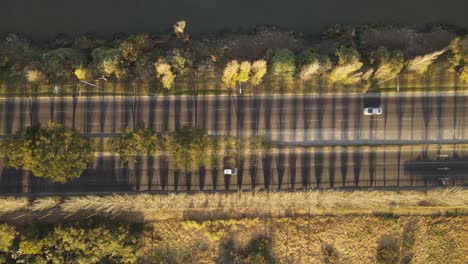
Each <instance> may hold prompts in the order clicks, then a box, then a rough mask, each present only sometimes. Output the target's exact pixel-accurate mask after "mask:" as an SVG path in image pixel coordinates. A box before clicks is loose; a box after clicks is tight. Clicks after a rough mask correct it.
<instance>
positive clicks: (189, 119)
mask: <svg viewBox="0 0 468 264" xmlns="http://www.w3.org/2000/svg"><path fill="white" fill-rule="evenodd" d="M186 106H187V124H188V125H187V126H189V127H193V126H194V118H193V113H194V112H195V103H194V98H192V96H190V97H187V101H186Z"/></svg>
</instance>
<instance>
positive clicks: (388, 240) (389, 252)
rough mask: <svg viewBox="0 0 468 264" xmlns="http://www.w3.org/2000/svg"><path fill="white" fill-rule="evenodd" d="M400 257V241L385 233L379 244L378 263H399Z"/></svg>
mask: <svg viewBox="0 0 468 264" xmlns="http://www.w3.org/2000/svg"><path fill="white" fill-rule="evenodd" d="M399 259H400V243H399V242H398V240H397V239H396V238H394V237H393V236H391V235H384V236H382V237H381V238H380V239H379V242H378V245H377V263H382V264H397V263H398V262H399Z"/></svg>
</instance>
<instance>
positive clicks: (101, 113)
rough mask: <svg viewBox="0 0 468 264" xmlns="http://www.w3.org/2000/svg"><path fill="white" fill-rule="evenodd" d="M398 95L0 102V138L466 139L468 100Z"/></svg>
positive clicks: (463, 97)
mask: <svg viewBox="0 0 468 264" xmlns="http://www.w3.org/2000/svg"><path fill="white" fill-rule="evenodd" d="M401 95H402V96H394V95H390V96H382V97H380V96H341V95H340V96H338V95H336V96H315V95H301V96H288V95H281V96H206V97H204V96H197V97H192V96H180V97H136V98H132V97H78V98H71V97H56V98H44V97H43V98H31V99H28V98H12V99H0V113H1V114H0V135H6V134H11V133H13V132H15V131H18V130H21V129H23V128H24V127H26V126H29V125H31V124H35V123H43V124H45V123H46V122H47V121H48V120H54V121H55V122H60V123H64V124H65V125H66V126H68V127H73V128H75V129H77V130H78V131H80V132H83V133H85V134H89V135H93V136H110V135H112V134H113V133H116V132H117V131H118V130H119V129H120V128H123V127H133V126H137V125H139V124H142V123H144V124H145V125H146V126H149V127H151V128H153V129H154V130H156V131H159V132H167V131H173V130H174V129H175V128H178V127H184V126H197V127H201V128H204V129H206V130H207V131H208V133H210V134H229V135H238V136H249V135H264V136H265V137H266V138H267V139H269V140H271V141H275V142H282V143H296V144H314V142H319V143H321V144H325V145H327V144H330V143H333V142H334V141H344V142H346V141H349V142H352V141H359V140H376V141H379V140H405V141H417V140H433V141H442V140H455V141H457V140H467V139H468V132H467V130H468V129H467V128H468V122H467V119H468V116H467V112H468V110H467V109H468V100H467V98H468V95H467V94H464V95H451V96H437V95H436V94H428V95H424V94H419V95H409V94H401ZM369 105H380V106H381V107H382V109H383V114H382V115H379V116H364V115H363V114H362V110H363V108H364V107H365V106H369Z"/></svg>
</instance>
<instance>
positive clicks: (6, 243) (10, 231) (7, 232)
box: [0, 224, 16, 252]
mask: <svg viewBox="0 0 468 264" xmlns="http://www.w3.org/2000/svg"><path fill="white" fill-rule="evenodd" d="M15 237H16V230H15V227H14V226H11V225H8V224H0V252H8V251H9V250H10V248H11V246H12V245H13V241H14V240H15Z"/></svg>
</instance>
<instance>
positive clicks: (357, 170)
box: [353, 150, 361, 187]
mask: <svg viewBox="0 0 468 264" xmlns="http://www.w3.org/2000/svg"><path fill="white" fill-rule="evenodd" d="M353 168H354V185H355V186H356V187H357V186H359V177H360V174H361V153H360V151H359V150H354V151H353Z"/></svg>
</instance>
